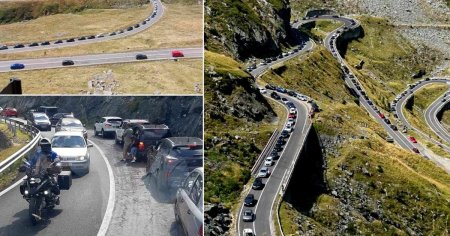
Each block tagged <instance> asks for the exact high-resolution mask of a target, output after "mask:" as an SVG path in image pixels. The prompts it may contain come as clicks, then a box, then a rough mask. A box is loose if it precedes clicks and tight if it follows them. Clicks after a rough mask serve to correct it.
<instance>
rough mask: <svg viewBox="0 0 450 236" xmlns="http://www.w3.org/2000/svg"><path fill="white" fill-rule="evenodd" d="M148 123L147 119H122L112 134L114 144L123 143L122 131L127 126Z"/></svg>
mask: <svg viewBox="0 0 450 236" xmlns="http://www.w3.org/2000/svg"><path fill="white" fill-rule="evenodd" d="M147 124H150V123H149V122H148V120H144V119H126V120H123V122H122V124H121V125H120V126H119V128H118V129H116V133H115V135H114V138H115V141H116V144H123V133H124V131H125V130H126V129H128V128H129V127H134V126H136V125H147Z"/></svg>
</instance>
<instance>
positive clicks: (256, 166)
mask: <svg viewBox="0 0 450 236" xmlns="http://www.w3.org/2000/svg"><path fill="white" fill-rule="evenodd" d="M278 133H279V131H278V129H275V130H274V131H273V133H272V135H271V136H270V138H269V141H268V142H267V144H266V146H265V147H264V149H263V150H262V152H261V154H259V156H258V159H256V162H255V164H254V165H253V167H252V175H253V176H255V175H256V174H257V172H258V170H259V169H260V167H261V164H262V162H263V160H264V158H266V157H267V156H268V154H269V153H270V150H271V149H272V148H273V145H274V144H275V140H276V138H277V137H278Z"/></svg>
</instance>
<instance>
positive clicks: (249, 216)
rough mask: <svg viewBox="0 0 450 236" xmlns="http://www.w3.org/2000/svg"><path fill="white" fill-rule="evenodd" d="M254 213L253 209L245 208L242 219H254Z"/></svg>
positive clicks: (246, 220)
mask: <svg viewBox="0 0 450 236" xmlns="http://www.w3.org/2000/svg"><path fill="white" fill-rule="evenodd" d="M253 218H254V214H253V211H252V210H251V209H246V210H244V213H242V220H243V221H245V222H248V221H253Z"/></svg>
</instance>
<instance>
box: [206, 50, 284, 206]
mask: <svg viewBox="0 0 450 236" xmlns="http://www.w3.org/2000/svg"><path fill="white" fill-rule="evenodd" d="M205 69H206V70H214V71H215V72H214V73H215V75H214V76H212V75H210V74H209V73H208V72H207V73H205V96H204V97H205V98H204V99H205V117H206V118H205V143H206V148H205V172H206V173H205V176H206V177H205V179H206V181H205V201H206V202H211V203H218V202H220V203H223V204H224V205H225V206H226V207H228V208H232V207H233V205H234V204H236V203H237V202H238V199H239V197H240V194H241V191H242V190H243V187H244V185H245V184H247V183H248V182H249V181H250V177H251V176H250V175H251V173H250V170H251V168H252V166H253V164H254V162H255V160H256V158H257V157H258V156H259V154H260V153H261V150H262V149H263V148H264V146H265V144H266V142H267V141H268V139H269V138H270V136H271V134H272V132H273V131H274V129H275V128H276V127H277V126H278V125H279V122H280V121H281V120H280V119H277V118H275V117H274V114H275V113H274V111H273V110H272V108H271V105H270V104H269V103H268V102H267V101H265V99H264V98H262V97H255V96H249V94H250V93H253V94H254V93H256V91H257V89H256V88H255V87H254V86H253V85H252V82H253V81H252V79H251V77H250V75H249V74H247V73H246V72H244V71H242V70H241V69H240V65H239V63H237V62H236V61H234V60H233V59H231V58H229V57H225V56H221V55H219V54H216V53H212V52H206V54H205ZM225 104H226V106H227V107H234V108H236V109H238V108H239V107H240V106H242V105H249V106H259V107H260V108H261V109H263V110H265V112H266V113H267V114H268V115H270V114H271V115H270V116H272V118H270V117H266V118H262V117H257V116H254V117H253V116H252V115H253V113H252V112H251V111H249V112H248V113H247V115H248V116H249V117H248V118H245V117H237V116H236V115H235V114H234V113H233V112H229V111H228V112H227V111H226V110H222V109H224V106H225ZM279 110H281V109H279V108H276V109H275V111H279ZM285 114H286V113H284V115H282V116H281V117H285ZM278 115H279V114H278ZM279 117H280V116H279ZM236 137H238V138H236ZM215 138H220V139H221V140H220V141H218V142H217V143H214V144H213V141H212V140H213V139H215Z"/></svg>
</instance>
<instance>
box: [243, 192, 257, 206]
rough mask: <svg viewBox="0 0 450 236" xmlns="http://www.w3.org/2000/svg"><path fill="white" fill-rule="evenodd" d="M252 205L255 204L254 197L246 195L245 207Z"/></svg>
mask: <svg viewBox="0 0 450 236" xmlns="http://www.w3.org/2000/svg"><path fill="white" fill-rule="evenodd" d="M254 203H255V195H253V194H251V193H249V194H248V195H247V197H245V200H244V205H245V206H253V204H254Z"/></svg>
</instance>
